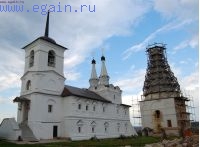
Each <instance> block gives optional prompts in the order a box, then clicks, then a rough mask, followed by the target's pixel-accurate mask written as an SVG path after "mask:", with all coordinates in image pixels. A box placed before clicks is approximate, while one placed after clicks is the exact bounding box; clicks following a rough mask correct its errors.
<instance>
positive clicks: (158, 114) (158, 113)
mask: <svg viewBox="0 0 200 147" xmlns="http://www.w3.org/2000/svg"><path fill="white" fill-rule="evenodd" d="M155 117H156V118H160V111H159V110H156V111H155Z"/></svg>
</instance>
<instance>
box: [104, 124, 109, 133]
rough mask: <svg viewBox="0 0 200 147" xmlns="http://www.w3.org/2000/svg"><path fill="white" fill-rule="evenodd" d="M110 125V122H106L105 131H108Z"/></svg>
mask: <svg viewBox="0 0 200 147" xmlns="http://www.w3.org/2000/svg"><path fill="white" fill-rule="evenodd" d="M108 127H109V123H108V122H105V123H104V130H105V133H108Z"/></svg>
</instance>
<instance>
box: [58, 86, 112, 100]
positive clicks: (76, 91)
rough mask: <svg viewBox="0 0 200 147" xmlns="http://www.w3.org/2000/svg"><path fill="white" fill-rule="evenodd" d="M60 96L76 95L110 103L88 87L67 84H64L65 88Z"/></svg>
mask: <svg viewBox="0 0 200 147" xmlns="http://www.w3.org/2000/svg"><path fill="white" fill-rule="evenodd" d="M61 96H62V97H67V96H78V97H83V98H87V99H92V100H97V101H102V102H107V103H111V102H110V101H108V100H106V99H104V98H103V97H101V96H100V95H98V94H97V93H95V92H93V91H90V90H88V89H81V88H77V87H73V86H69V85H65V88H64V90H63V92H62V94H61Z"/></svg>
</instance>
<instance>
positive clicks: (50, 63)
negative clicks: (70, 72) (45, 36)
mask: <svg viewBox="0 0 200 147" xmlns="http://www.w3.org/2000/svg"><path fill="white" fill-rule="evenodd" d="M55 65H56V55H55V52H54V51H53V50H50V51H49V53H48V66H51V67H55Z"/></svg>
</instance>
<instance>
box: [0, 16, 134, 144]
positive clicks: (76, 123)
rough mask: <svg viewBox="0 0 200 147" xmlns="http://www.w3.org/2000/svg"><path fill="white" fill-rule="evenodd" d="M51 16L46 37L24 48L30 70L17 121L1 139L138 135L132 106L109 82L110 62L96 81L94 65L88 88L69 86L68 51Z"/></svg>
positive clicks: (8, 123)
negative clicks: (52, 32)
mask: <svg viewBox="0 0 200 147" xmlns="http://www.w3.org/2000/svg"><path fill="white" fill-rule="evenodd" d="M48 33H49V14H48V15H47V22H46V30H45V35H44V36H42V37H39V38H37V39H36V40H34V41H33V42H31V43H30V44H28V45H26V46H25V47H23V49H24V51H25V69H24V74H23V76H22V77H21V82H22V85H21V93H20V96H19V97H16V98H15V99H14V100H13V101H14V102H16V103H18V110H17V121H16V120H15V119H14V118H5V119H4V120H3V121H2V123H1V125H0V137H2V138H6V139H9V140H18V139H19V138H22V139H23V140H28V141H38V140H42V139H54V138H70V139H72V140H87V139H90V138H92V137H96V138H99V139H101V138H116V137H119V136H121V135H124V136H131V135H136V132H135V130H134V128H133V126H132V125H131V123H130V116H129V107H130V106H129V105H125V104H122V97H121V94H122V90H120V88H119V87H118V86H114V85H113V84H110V83H109V76H108V73H107V70H106V65H105V57H104V56H102V57H101V73H100V76H99V77H98V76H97V73H96V69H95V64H96V61H95V60H94V59H93V60H92V71H91V77H90V79H89V83H90V87H89V88H77V87H73V86H69V85H65V77H64V73H63V71H64V70H63V68H64V52H65V51H67V50H68V49H67V48H66V47H63V46H61V45H59V44H57V43H56V42H55V40H53V39H51V38H50V37H49V35H48Z"/></svg>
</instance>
